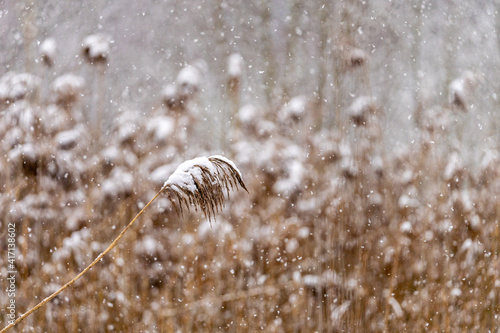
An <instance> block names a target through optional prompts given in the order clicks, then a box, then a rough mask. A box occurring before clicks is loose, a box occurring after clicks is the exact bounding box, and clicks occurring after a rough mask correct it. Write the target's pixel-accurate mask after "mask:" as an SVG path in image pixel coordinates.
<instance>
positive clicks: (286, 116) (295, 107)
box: [278, 95, 307, 125]
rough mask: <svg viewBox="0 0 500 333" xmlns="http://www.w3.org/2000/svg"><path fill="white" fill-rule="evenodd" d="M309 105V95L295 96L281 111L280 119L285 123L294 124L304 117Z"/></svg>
mask: <svg viewBox="0 0 500 333" xmlns="http://www.w3.org/2000/svg"><path fill="white" fill-rule="evenodd" d="M306 107H307V97H306V96H304V95H300V96H295V97H293V98H292V99H291V100H290V101H289V102H288V103H287V104H285V106H283V108H281V110H280V112H279V115H278V117H279V119H280V120H281V122H282V123H284V124H285V125H292V124H293V123H297V122H299V121H300V120H301V119H303V118H304V116H305V113H306Z"/></svg>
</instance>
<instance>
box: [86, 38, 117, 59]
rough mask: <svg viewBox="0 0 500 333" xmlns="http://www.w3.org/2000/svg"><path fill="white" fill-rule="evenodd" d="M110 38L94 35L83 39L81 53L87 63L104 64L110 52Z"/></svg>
mask: <svg viewBox="0 0 500 333" xmlns="http://www.w3.org/2000/svg"><path fill="white" fill-rule="evenodd" d="M110 40H111V38H110V37H109V36H107V35H104V34H95V35H89V36H87V37H85V39H84V40H83V42H82V52H83V56H84V57H85V60H87V61H88V62H89V63H91V64H94V63H106V62H107V61H108V57H109V52H110V46H109V44H110Z"/></svg>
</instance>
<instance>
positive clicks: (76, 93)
mask: <svg viewBox="0 0 500 333" xmlns="http://www.w3.org/2000/svg"><path fill="white" fill-rule="evenodd" d="M84 87H85V80H84V79H83V78H82V77H81V76H77V75H74V74H64V75H62V76H59V77H58V78H57V79H55V81H54V83H53V84H52V91H53V92H54V95H55V101H56V104H57V105H59V106H61V107H64V108H67V107H70V106H71V105H73V104H74V103H75V102H76V101H78V99H79V98H80V96H81V94H82V92H83V89H84Z"/></svg>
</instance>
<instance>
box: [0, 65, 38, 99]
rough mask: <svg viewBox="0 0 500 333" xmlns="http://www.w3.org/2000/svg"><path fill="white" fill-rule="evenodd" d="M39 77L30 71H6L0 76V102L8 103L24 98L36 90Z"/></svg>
mask: <svg viewBox="0 0 500 333" xmlns="http://www.w3.org/2000/svg"><path fill="white" fill-rule="evenodd" d="M39 85H40V78H38V77H37V76H35V75H33V74H30V73H20V74H18V73H14V72H8V73H6V74H5V75H4V76H2V77H1V78H0V103H10V102H15V101H17V100H20V99H23V98H25V97H26V96H27V95H28V94H30V93H33V92H35V91H36V89H37V88H38V86H39Z"/></svg>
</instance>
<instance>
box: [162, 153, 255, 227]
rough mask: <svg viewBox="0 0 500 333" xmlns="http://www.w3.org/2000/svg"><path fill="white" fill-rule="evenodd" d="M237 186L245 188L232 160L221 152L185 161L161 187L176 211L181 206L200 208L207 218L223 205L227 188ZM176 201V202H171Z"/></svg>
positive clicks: (227, 193)
mask: <svg viewBox="0 0 500 333" xmlns="http://www.w3.org/2000/svg"><path fill="white" fill-rule="evenodd" d="M238 185H239V186H241V187H242V188H243V189H245V191H247V192H248V190H247V188H246V186H245V184H244V183H243V180H242V178H241V173H240V171H239V170H238V168H237V167H236V166H235V165H234V163H233V162H232V161H230V160H228V159H227V158H225V157H222V156H218V155H217V156H210V157H205V156H203V157H197V158H195V159H192V160H189V161H185V162H184V163H182V164H181V165H179V166H178V167H177V169H176V170H175V172H174V173H173V174H172V175H171V176H170V177H169V178H168V180H167V181H166V182H165V184H164V185H163V188H162V190H163V191H164V192H165V193H166V194H167V195H168V196H169V197H170V198H174V199H177V200H172V202H173V204H174V207H175V209H176V211H177V213H178V214H182V213H183V206H184V207H186V208H187V209H189V206H190V205H193V206H195V209H196V210H198V208H199V209H201V210H202V211H203V213H204V214H205V216H206V217H207V218H208V219H209V220H210V221H211V220H212V217H215V214H216V213H218V212H219V211H220V210H221V209H222V207H223V206H224V200H225V199H226V198H228V197H229V190H230V189H235V188H237V187H238ZM175 201H177V202H175Z"/></svg>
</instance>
